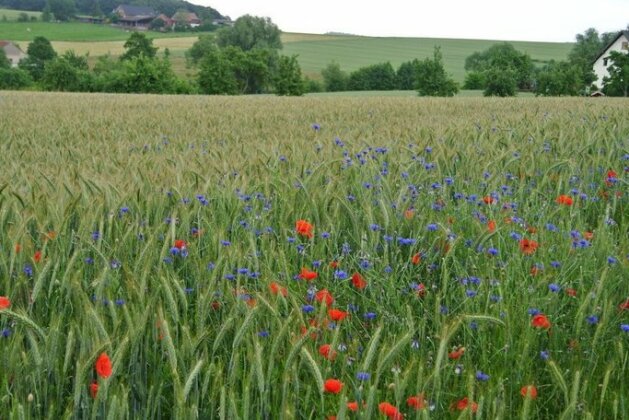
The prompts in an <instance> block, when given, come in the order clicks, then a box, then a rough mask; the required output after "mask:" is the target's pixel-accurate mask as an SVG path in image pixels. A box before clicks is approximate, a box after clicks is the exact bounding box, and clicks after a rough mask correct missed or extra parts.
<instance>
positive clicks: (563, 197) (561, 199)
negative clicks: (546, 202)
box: [555, 194, 572, 206]
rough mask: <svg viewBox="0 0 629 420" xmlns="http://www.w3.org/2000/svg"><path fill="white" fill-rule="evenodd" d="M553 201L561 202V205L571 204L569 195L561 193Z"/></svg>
mask: <svg viewBox="0 0 629 420" xmlns="http://www.w3.org/2000/svg"><path fill="white" fill-rule="evenodd" d="M555 202H556V203H557V204H561V205H564V206H571V205H572V197H570V196H569V195H565V194H561V195H560V196H559V197H557V199H556V200H555Z"/></svg>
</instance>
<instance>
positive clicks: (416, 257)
mask: <svg viewBox="0 0 629 420" xmlns="http://www.w3.org/2000/svg"><path fill="white" fill-rule="evenodd" d="M411 262H412V263H413V264H414V265H418V264H419V263H420V262H422V256H421V254H420V253H419V252H418V253H417V254H415V255H413V257H412V258H411Z"/></svg>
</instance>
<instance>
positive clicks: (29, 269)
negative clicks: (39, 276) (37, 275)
mask: <svg viewBox="0 0 629 420" xmlns="http://www.w3.org/2000/svg"><path fill="white" fill-rule="evenodd" d="M22 271H24V274H26V277H33V267H31V266H30V265H28V264H26V265H25V266H24V268H23V269H22Z"/></svg>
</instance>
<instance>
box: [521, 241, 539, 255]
mask: <svg viewBox="0 0 629 420" xmlns="http://www.w3.org/2000/svg"><path fill="white" fill-rule="evenodd" d="M538 246H539V245H538V244H537V242H535V241H534V240H532V239H521V240H520V251H522V253H523V254H524V255H531V254H533V253H534V252H535V251H536V250H537V247H538Z"/></svg>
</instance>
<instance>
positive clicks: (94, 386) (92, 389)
mask: <svg viewBox="0 0 629 420" xmlns="http://www.w3.org/2000/svg"><path fill="white" fill-rule="evenodd" d="M96 394H98V383H97V382H96V381H94V382H92V383H91V384H90V395H91V396H92V399H96Z"/></svg>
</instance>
